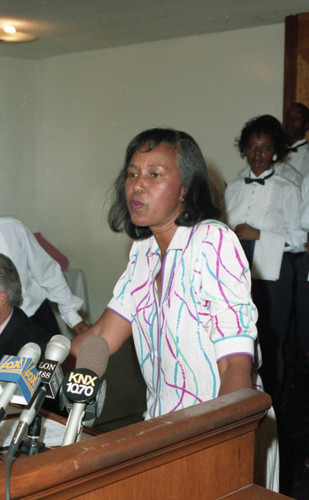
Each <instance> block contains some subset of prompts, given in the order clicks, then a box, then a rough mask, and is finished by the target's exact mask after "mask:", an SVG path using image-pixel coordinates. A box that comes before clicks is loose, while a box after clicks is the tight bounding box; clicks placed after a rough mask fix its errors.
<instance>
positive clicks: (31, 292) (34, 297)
mask: <svg viewBox="0 0 309 500" xmlns="http://www.w3.org/2000/svg"><path fill="white" fill-rule="evenodd" d="M0 252H1V253H3V254H4V255H6V256H7V257H9V258H10V259H11V260H12V262H13V263H14V264H15V266H16V269H17V271H18V274H19V277H20V281H21V284H22V296H23V301H22V303H21V306H20V308H21V309H22V310H23V311H24V312H25V313H26V315H27V316H28V317H30V318H31V319H32V320H33V321H34V322H35V323H37V324H38V325H39V326H41V327H42V328H44V330H46V331H47V332H49V333H52V334H55V333H58V332H59V328H58V325H57V321H56V318H55V315H54V313H53V311H52V309H51V307H50V305H49V304H48V301H47V299H48V300H50V301H52V302H55V303H56V304H58V307H59V312H60V315H61V317H62V319H63V320H64V322H65V323H66V324H67V325H68V326H69V327H70V328H72V329H73V330H74V332H75V333H82V332H83V331H85V330H87V329H88V325H86V323H84V321H83V320H82V318H81V316H80V315H79V314H78V312H77V311H78V310H79V309H80V308H81V307H82V305H83V301H82V300H81V299H79V298H78V297H76V296H75V295H73V294H72V293H71V290H70V288H69V286H68V284H67V282H66V280H65V278H64V276H63V274H62V271H61V268H60V266H59V264H58V263H57V262H56V261H55V260H54V259H52V258H51V257H50V256H49V255H48V254H47V253H46V252H45V250H43V248H42V247H41V246H40V245H39V243H38V242H37V240H36V238H35V236H34V235H33V234H32V232H31V231H30V229H29V228H27V227H26V226H25V225H24V224H23V223H22V222H21V221H19V220H17V219H14V218H12V217H0Z"/></svg>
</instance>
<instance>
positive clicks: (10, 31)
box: [3, 24, 16, 35]
mask: <svg viewBox="0 0 309 500" xmlns="http://www.w3.org/2000/svg"><path fill="white" fill-rule="evenodd" d="M3 31H4V32H5V33H8V34H9V35H13V34H14V33H16V28H15V27H14V26H12V25H11V24H5V25H4V26H3Z"/></svg>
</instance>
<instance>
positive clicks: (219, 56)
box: [0, 24, 284, 320]
mask: <svg viewBox="0 0 309 500" xmlns="http://www.w3.org/2000/svg"><path fill="white" fill-rule="evenodd" d="M283 61H284V25H283V24H279V25H274V26H267V27H261V28H254V29H244V30H238V31H231V32H226V33H217V34H210V35H203V36H196V37H188V38H179V39H174V40H169V41H161V42H155V43H147V44H140V45H134V46H129V47H120V48H113V49H106V50H99V51H93V52H83V53H79V54H72V55H66V56H61V57H54V58H48V59H45V60H40V61H20V60H16V59H12V60H8V59H4V58H1V59H0V64H1V74H2V89H0V95H1V97H2V101H3V106H2V112H3V115H2V133H1V134H0V137H1V142H0V145H1V151H0V154H1V172H2V175H1V178H2V180H3V182H2V181H1V183H0V208H1V213H3V214H4V213H5V214H8V213H10V214H11V215H14V216H16V217H18V218H21V219H22V220H23V221H24V222H25V223H26V224H27V225H29V226H30V227H31V228H32V229H33V230H40V231H41V232H42V233H43V235H44V236H45V237H46V238H47V239H49V240H50V241H51V242H52V243H53V244H54V245H56V246H58V248H59V249H60V250H62V251H63V252H64V253H65V254H66V255H67V256H68V257H69V260H70V264H71V267H82V268H83V269H84V271H85V273H86V277H87V282H88V292H89V300H90V307H91V317H92V320H95V319H96V318H97V317H98V316H99V314H100V313H101V311H102V310H103V308H104V306H105V304H106V303H107V301H108V299H109V297H110V295H111V292H112V288H113V284H114V282H115V280H116V278H117V277H118V276H119V274H120V272H121V270H122V269H123V267H124V265H125V263H126V259H127V253H128V249H129V246H130V244H129V241H128V240H127V238H126V237H125V236H120V235H115V234H113V233H111V231H110V230H109V228H108V226H107V224H106V206H105V207H104V203H105V201H106V197H107V193H108V191H109V188H110V186H111V183H112V180H113V179H114V177H115V176H116V174H117V172H118V170H119V168H120V166H121V164H122V161H123V157H124V150H125V147H126V146H127V143H128V142H129V140H130V139H131V138H132V137H133V136H134V135H135V134H136V133H138V132H140V131H142V130H143V129H145V128H149V127H153V126H171V127H175V128H179V129H182V130H185V131H186V132H189V133H190V134H192V135H193V137H194V138H195V139H196V140H197V142H198V143H199V144H200V146H201V148H202V150H203V152H204V154H205V157H206V160H207V162H208V165H209V166H210V167H211V168H213V169H215V171H216V172H217V174H218V175H220V176H221V177H223V178H224V179H225V180H226V181H228V180H230V179H232V178H233V176H234V175H235V174H236V172H237V171H238V170H239V168H240V167H241V165H242V163H241V162H240V159H239V155H238V153H237V151H236V150H235V148H234V145H233V144H234V138H235V136H236V135H237V134H238V133H239V132H240V129H241V127H242V126H243V124H244V122H245V121H247V120H248V119H249V118H251V117H253V116H255V115H257V114H263V113H270V114H273V115H275V116H277V117H278V118H281V113H282V101H283ZM3 68H4V69H5V70H6V71H7V72H8V74H6V72H5V76H4V77H3V73H4V71H3ZM26 95H27V96H28V97H27V98H26V97H24V96H26ZM17 174H18V175H19V177H18V178H17Z"/></svg>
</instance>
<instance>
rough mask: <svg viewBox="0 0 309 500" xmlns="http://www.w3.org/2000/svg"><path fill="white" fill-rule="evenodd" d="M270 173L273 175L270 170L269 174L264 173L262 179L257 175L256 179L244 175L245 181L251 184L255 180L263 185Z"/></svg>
mask: <svg viewBox="0 0 309 500" xmlns="http://www.w3.org/2000/svg"><path fill="white" fill-rule="evenodd" d="M272 175H274V172H271V173H270V174H269V175H266V177H263V178H262V179H260V178H259V177H257V178H256V179H255V178H252V177H245V183H246V184H251V183H252V182H257V183H258V184H261V185H262V186H264V184H265V181H266V180H267V179H269V178H270V177H271V176H272Z"/></svg>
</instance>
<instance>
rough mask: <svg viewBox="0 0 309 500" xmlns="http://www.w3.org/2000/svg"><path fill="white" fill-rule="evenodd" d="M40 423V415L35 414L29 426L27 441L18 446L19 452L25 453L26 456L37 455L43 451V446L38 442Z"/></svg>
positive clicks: (41, 442)
mask: <svg viewBox="0 0 309 500" xmlns="http://www.w3.org/2000/svg"><path fill="white" fill-rule="evenodd" d="M41 421H42V415H40V414H37V415H36V416H35V417H34V420H33V422H32V424H30V425H29V429H28V439H25V441H22V443H21V445H20V451H23V452H24V453H27V455H28V456H31V455H37V454H38V453H41V452H42V451H44V450H45V444H44V443H43V441H39V437H40V434H41Z"/></svg>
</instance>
